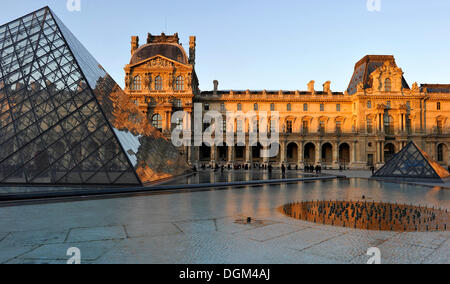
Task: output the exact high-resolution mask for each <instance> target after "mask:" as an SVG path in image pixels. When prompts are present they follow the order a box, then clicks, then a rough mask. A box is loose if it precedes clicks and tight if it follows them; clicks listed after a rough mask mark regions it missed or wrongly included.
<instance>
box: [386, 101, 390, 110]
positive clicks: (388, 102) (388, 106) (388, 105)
mask: <svg viewBox="0 0 450 284" xmlns="http://www.w3.org/2000/svg"><path fill="white" fill-rule="evenodd" d="M386 104H387V108H388V109H390V108H391V101H387V103H386Z"/></svg>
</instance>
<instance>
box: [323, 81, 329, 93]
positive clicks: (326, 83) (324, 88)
mask: <svg viewBox="0 0 450 284" xmlns="http://www.w3.org/2000/svg"><path fill="white" fill-rule="evenodd" d="M323 92H324V93H330V92H331V82H330V81H326V82H325V83H324V84H323Z"/></svg>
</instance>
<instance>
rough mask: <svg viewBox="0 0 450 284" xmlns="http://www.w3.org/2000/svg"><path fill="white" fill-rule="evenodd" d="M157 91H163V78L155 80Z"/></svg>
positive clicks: (158, 77) (157, 77)
mask: <svg viewBox="0 0 450 284" xmlns="http://www.w3.org/2000/svg"><path fill="white" fill-rule="evenodd" d="M155 90H156V91H161V90H162V78H161V76H156V78H155Z"/></svg>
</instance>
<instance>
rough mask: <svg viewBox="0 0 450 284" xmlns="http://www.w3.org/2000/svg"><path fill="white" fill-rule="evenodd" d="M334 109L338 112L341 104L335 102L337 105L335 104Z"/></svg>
mask: <svg viewBox="0 0 450 284" xmlns="http://www.w3.org/2000/svg"><path fill="white" fill-rule="evenodd" d="M336 111H337V112H340V111H341V104H337V105H336Z"/></svg>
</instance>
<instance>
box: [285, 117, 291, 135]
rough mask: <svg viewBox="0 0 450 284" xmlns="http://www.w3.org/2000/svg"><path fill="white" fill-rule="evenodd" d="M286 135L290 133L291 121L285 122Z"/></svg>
mask: <svg viewBox="0 0 450 284" xmlns="http://www.w3.org/2000/svg"><path fill="white" fill-rule="evenodd" d="M286 133H292V121H291V120H288V121H287V122H286Z"/></svg>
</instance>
